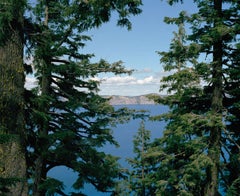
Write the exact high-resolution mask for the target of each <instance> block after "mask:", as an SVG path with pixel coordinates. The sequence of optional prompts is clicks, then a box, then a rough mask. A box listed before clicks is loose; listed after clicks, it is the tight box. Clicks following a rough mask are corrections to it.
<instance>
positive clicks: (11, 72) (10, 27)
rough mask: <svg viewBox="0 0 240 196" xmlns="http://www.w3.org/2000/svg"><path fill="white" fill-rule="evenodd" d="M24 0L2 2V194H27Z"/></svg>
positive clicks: (0, 72)
mask: <svg viewBox="0 0 240 196" xmlns="http://www.w3.org/2000/svg"><path fill="white" fill-rule="evenodd" d="M24 9H25V1H24V0H19V1H17V2H15V1H13V0H9V1H6V0H1V1H0V195H9V196H12V195H18V196H25V195H27V175H26V160H25V152H24V139H23V138H24V137H25V129H24V126H25V120H24V68H23V13H24Z"/></svg>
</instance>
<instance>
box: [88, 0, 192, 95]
mask: <svg viewBox="0 0 240 196" xmlns="http://www.w3.org/2000/svg"><path fill="white" fill-rule="evenodd" d="M141 8H142V10H143V11H142V13H141V14H140V15H137V16H133V17H131V19H130V21H131V22H132V30H130V31H128V30H127V29H126V28H122V27H119V26H117V25H116V18H115V17H112V20H111V21H110V22H109V23H106V24H104V25H102V26H101V27H100V28H99V29H94V30H92V31H90V32H89V35H90V36H91V37H92V42H90V43H88V44H87V46H86V48H85V49H84V50H85V51H87V52H89V53H94V54H95V58H94V59H93V60H96V61H97V60H99V59H101V58H103V59H105V60H107V61H108V62H115V61H118V60H121V61H123V62H124V64H123V65H124V66H125V67H126V68H127V69H134V70H135V71H134V72H133V74H132V75H130V76H128V75H122V76H112V75H105V76H103V79H104V81H103V82H102V84H101V85H100V89H101V91H100V94H102V95H124V96H136V95H143V94H148V93H159V94H161V93H164V92H159V86H160V79H161V78H162V77H163V76H164V75H166V74H167V73H164V71H163V68H162V65H161V64H160V57H159V55H158V54H157V51H168V48H169V44H170V42H171V39H172V38H173V31H174V30H176V26H174V25H168V24H165V23H164V21H163V20H164V17H165V16H169V17H174V16H178V13H179V12H180V11H182V10H185V11H187V12H189V13H191V12H192V11H193V10H194V9H195V8H194V5H193V4H192V3H185V4H181V3H178V4H175V5H173V6H170V5H168V4H167V3H166V1H161V0H143V6H142V7H141Z"/></svg>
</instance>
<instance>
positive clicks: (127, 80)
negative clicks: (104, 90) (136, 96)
mask: <svg viewBox="0 0 240 196" xmlns="http://www.w3.org/2000/svg"><path fill="white" fill-rule="evenodd" d="M158 82H159V79H157V78H154V77H153V76H148V77H145V78H143V79H138V78H136V77H133V76H124V77H121V76H113V77H108V78H107V77H105V78H103V80H102V84H104V85H143V84H155V83H158Z"/></svg>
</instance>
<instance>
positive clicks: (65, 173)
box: [49, 105, 168, 196]
mask: <svg viewBox="0 0 240 196" xmlns="http://www.w3.org/2000/svg"><path fill="white" fill-rule="evenodd" d="M115 107H116V108H120V107H123V106H115ZM125 107H126V106H125ZM127 107H128V108H130V109H137V110H148V111H149V113H150V115H153V116H154V115H159V114H162V113H165V112H166V111H167V110H168V108H167V107H166V106H161V105H128V106H127ZM140 122H141V119H135V120H131V121H129V122H128V123H125V124H119V125H118V126H116V127H113V135H114V138H115V139H116V141H117V142H118V143H119V145H120V147H118V148H116V147H115V146H113V145H106V146H105V147H104V148H103V150H104V151H105V152H107V153H110V154H112V155H114V156H118V157H121V158H120V160H119V163H120V164H121V165H122V166H123V167H128V164H127V162H126V158H129V157H133V155H134V154H133V136H134V135H136V132H137V131H138V129H139V126H140ZM145 128H146V129H147V130H150V131H151V138H152V139H154V138H158V137H161V136H162V131H163V128H164V122H158V121H154V122H153V121H145ZM49 176H51V177H55V178H57V179H59V180H62V181H64V183H65V193H66V194H67V193H69V192H71V191H73V189H72V187H71V186H72V184H73V182H74V180H75V179H76V173H73V172H72V171H71V170H68V169H66V168H65V167H58V168H55V169H54V170H52V171H51V172H50V173H49ZM81 192H83V193H84V194H86V195H89V196H108V195H110V194H108V193H101V192H97V191H96V190H95V188H94V187H92V186H91V185H86V186H85V188H84V190H81Z"/></svg>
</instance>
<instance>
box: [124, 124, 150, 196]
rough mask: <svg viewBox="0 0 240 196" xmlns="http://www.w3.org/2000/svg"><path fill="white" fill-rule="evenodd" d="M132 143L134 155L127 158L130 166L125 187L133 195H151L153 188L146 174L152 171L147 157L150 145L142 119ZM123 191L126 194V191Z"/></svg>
mask: <svg viewBox="0 0 240 196" xmlns="http://www.w3.org/2000/svg"><path fill="white" fill-rule="evenodd" d="M133 145H134V147H133V152H134V154H135V157H134V158H128V159H127V161H128V163H129V165H130V166H131V168H130V170H129V174H128V181H125V183H127V184H126V185H125V189H126V190H128V193H129V194H133V195H142V196H145V195H153V194H154V188H153V187H152V186H151V185H152V183H151V182H150V180H151V179H149V178H148V174H150V173H151V172H153V170H152V165H151V164H150V163H149V162H148V159H147V157H148V154H149V146H150V131H149V130H146V129H145V124H144V121H143V120H142V121H141V124H140V127H139V129H138V132H137V134H136V135H135V136H134V139H133ZM127 187H128V188H127ZM126 190H125V191H126ZM123 193H125V194H126V192H123Z"/></svg>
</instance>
